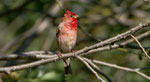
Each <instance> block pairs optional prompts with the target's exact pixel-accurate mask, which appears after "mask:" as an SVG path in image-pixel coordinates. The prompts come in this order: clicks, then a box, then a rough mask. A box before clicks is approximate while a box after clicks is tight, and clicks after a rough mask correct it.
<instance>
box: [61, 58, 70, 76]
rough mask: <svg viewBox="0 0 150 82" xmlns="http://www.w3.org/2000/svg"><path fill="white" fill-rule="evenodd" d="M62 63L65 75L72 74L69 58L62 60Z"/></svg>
mask: <svg viewBox="0 0 150 82" xmlns="http://www.w3.org/2000/svg"><path fill="white" fill-rule="evenodd" d="M63 61H64V68H65V75H69V74H72V70H71V65H70V58H68V59H64V60H63Z"/></svg>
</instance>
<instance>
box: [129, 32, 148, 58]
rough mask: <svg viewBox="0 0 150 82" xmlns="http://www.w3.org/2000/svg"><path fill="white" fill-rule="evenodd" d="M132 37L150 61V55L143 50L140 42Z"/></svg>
mask: <svg viewBox="0 0 150 82" xmlns="http://www.w3.org/2000/svg"><path fill="white" fill-rule="evenodd" d="M131 37H132V38H133V39H134V40H135V41H136V42H137V44H138V45H139V46H140V48H141V49H142V51H143V52H144V54H145V55H146V57H148V58H149V59H150V57H149V55H148V54H147V52H146V51H145V49H144V48H143V46H142V45H141V44H140V42H139V41H138V40H137V39H136V38H135V37H134V36H133V35H131Z"/></svg>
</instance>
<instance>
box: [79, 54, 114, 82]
mask: <svg viewBox="0 0 150 82" xmlns="http://www.w3.org/2000/svg"><path fill="white" fill-rule="evenodd" d="M82 58H83V59H84V60H85V61H87V62H88V63H89V64H90V65H91V66H92V67H93V68H95V69H96V70H97V71H98V72H99V73H100V74H101V75H103V76H104V77H105V78H106V79H107V80H108V81H109V82H112V80H111V79H110V78H109V77H108V76H107V75H106V74H104V73H103V72H101V70H100V68H99V67H98V66H97V65H95V64H94V63H93V62H91V61H89V60H88V59H87V58H85V57H82Z"/></svg>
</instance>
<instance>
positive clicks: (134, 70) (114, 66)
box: [89, 60, 150, 80]
mask: <svg viewBox="0 0 150 82" xmlns="http://www.w3.org/2000/svg"><path fill="white" fill-rule="evenodd" d="M89 61H91V62H93V63H95V64H99V65H104V66H108V67H111V68H116V69H120V70H124V71H127V72H133V73H137V74H138V75H140V76H142V77H144V78H146V79H148V80H150V76H147V75H145V74H144V73H142V72H140V71H139V70H140V68H136V69H131V68H127V67H122V66H118V65H116V64H110V63H106V62H102V61H99V60H89Z"/></svg>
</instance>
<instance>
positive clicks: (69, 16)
mask: <svg viewBox="0 0 150 82" xmlns="http://www.w3.org/2000/svg"><path fill="white" fill-rule="evenodd" d="M78 17H79V16H78V15H76V13H74V12H70V11H69V10H67V13H66V14H64V17H63V20H64V22H67V23H70V24H71V25H72V27H77V22H78V20H77V18H78Z"/></svg>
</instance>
